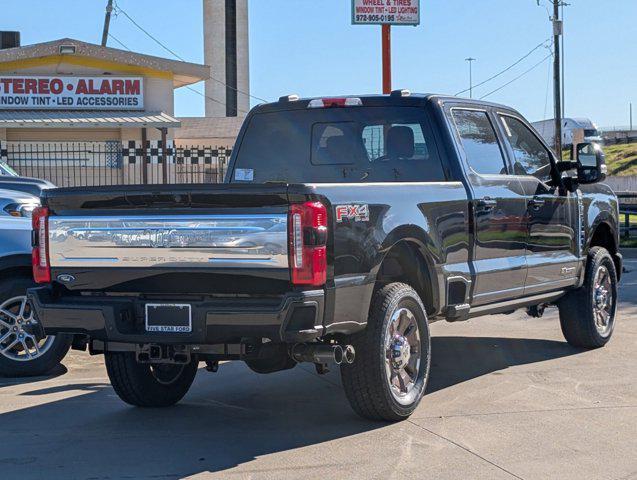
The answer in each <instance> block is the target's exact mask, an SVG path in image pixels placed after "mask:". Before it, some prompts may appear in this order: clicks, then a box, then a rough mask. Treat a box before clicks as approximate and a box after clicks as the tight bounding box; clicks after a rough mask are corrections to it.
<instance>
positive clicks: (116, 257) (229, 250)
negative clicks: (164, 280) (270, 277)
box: [49, 214, 288, 269]
mask: <svg viewBox="0 0 637 480" xmlns="http://www.w3.org/2000/svg"><path fill="white" fill-rule="evenodd" d="M287 239H288V235H287V215H285V214H262V215H193V216H183V215H170V216H163V217H160V216H130V217H128V216H126V217H123V216H104V217H102V216H96V217H63V216H51V217H50V218H49V256H50V259H51V266H52V267H80V268H84V267H163V268H166V267H175V268H179V267H182V268H183V267H187V268H213V267H214V268H219V267H225V268H286V269H287V268H288V240H287Z"/></svg>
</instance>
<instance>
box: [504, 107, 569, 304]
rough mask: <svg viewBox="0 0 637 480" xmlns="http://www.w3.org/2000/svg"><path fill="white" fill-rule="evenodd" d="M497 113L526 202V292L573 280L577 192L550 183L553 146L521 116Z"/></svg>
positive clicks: (549, 288) (554, 287) (543, 290)
mask: <svg viewBox="0 0 637 480" xmlns="http://www.w3.org/2000/svg"><path fill="white" fill-rule="evenodd" d="M497 117H498V122H499V125H500V127H501V129H502V133H503V137H504V139H505V146H506V148H507V151H508V154H509V156H510V158H511V164H512V167H513V174H514V176H515V178H517V179H518V180H519V182H520V184H521V185H522V187H523V189H524V195H525V198H526V203H527V215H528V227H529V233H528V241H527V254H526V259H527V264H528V276H527V279H526V288H525V295H531V294H534V293H541V292H545V291H550V290H555V289H558V288H562V287H565V286H570V285H573V284H574V283H575V282H576V280H577V279H576V275H577V266H578V251H579V240H580V239H579V235H578V234H577V232H578V231H579V228H578V220H579V217H578V208H577V206H578V200H577V196H576V194H574V193H570V192H566V191H563V192H561V191H560V189H559V188H558V187H554V186H551V185H550V184H551V170H552V163H551V156H552V155H551V152H550V151H549V149H548V148H547V147H546V146H545V145H544V143H543V142H542V141H541V140H540V138H539V137H538V136H537V134H536V133H535V132H534V131H533V130H532V129H531V127H530V126H529V125H528V124H527V123H526V122H525V121H524V119H523V118H522V117H520V116H519V115H517V114H515V113H513V112H501V111H500V112H498V113H497Z"/></svg>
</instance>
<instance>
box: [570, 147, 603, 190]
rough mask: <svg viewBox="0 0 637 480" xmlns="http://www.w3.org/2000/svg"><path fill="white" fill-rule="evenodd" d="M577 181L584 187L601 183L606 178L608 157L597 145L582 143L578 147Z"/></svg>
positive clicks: (576, 153)
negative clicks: (588, 184)
mask: <svg viewBox="0 0 637 480" xmlns="http://www.w3.org/2000/svg"><path fill="white" fill-rule="evenodd" d="M575 159H576V161H577V181H578V182H579V183H580V184H582V185H584V184H587V183H597V182H601V181H603V180H604V179H605V178H606V172H607V168H606V157H605V155H604V152H603V150H602V147H600V146H599V145H598V144H597V143H580V144H578V145H577V146H576V150H575Z"/></svg>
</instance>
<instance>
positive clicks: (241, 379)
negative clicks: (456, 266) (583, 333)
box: [0, 337, 578, 478]
mask: <svg viewBox="0 0 637 480" xmlns="http://www.w3.org/2000/svg"><path fill="white" fill-rule="evenodd" d="M432 351H433V358H434V363H433V366H432V370H431V383H430V387H429V391H430V392H435V391H437V390H441V389H444V388H451V387H453V386H454V385H457V384H460V383H463V382H466V381H469V380H471V379H473V378H476V377H479V376H481V375H486V374H488V373H491V372H494V371H497V370H502V369H506V368H508V367H511V366H515V365H521V364H527V363H533V362H540V361H546V360H550V359H555V358H559V357H564V356H567V355H573V354H576V353H578V350H576V349H573V348H571V347H569V346H568V345H566V344H565V343H562V342H555V341H548V340H526V339H511V338H485V337H435V338H434V339H433V342H432ZM72 374H73V372H72V371H71V373H70V375H69V377H70V376H71V375H72ZM91 380H93V379H91ZM64 392H66V394H67V396H66V398H64V399H62V400H56V401H52V402H48V403H44V404H41V405H36V406H31V407H27V408H22V409H20V410H14V411H11V412H7V413H4V414H1V415H0V424H1V425H2V426H3V432H5V434H6V435H7V438H11V441H10V442H5V444H4V446H3V449H2V452H1V453H0V464H1V465H3V467H2V468H3V475H6V477H5V478H14V476H15V477H16V478H17V477H18V476H19V477H20V478H29V475H30V474H31V473H32V474H33V475H34V477H33V478H38V476H39V475H40V473H39V472H49V474H47V475H46V476H48V477H49V478H87V477H99V478H120V477H123V476H127V477H130V478H140V477H144V478H146V477H153V476H161V477H167V478H183V477H187V476H189V475H195V474H197V473H206V472H220V471H224V470H227V469H231V468H233V467H236V466H238V465H241V464H245V463H249V462H252V461H253V460H255V459H256V458H258V457H261V456H267V455H270V454H276V453H278V452H285V451H290V450H293V449H296V448H301V447H305V446H309V445H319V444H322V443H324V442H328V441H331V440H338V439H344V438H347V437H352V436H355V435H358V434H361V433H364V432H369V431H371V430H374V429H379V428H390V429H391V428H404V427H401V426H400V425H398V426H388V425H387V424H385V423H380V422H370V421H365V420H362V419H360V418H358V417H357V416H356V415H355V414H354V413H353V412H352V410H351V409H350V408H349V405H348V403H347V400H346V398H345V395H344V393H343V390H342V387H341V384H340V378H339V375H338V372H336V371H334V372H332V373H330V374H328V375H326V376H322V377H319V376H317V375H316V374H315V373H314V371H313V369H311V368H310V367H309V366H307V365H302V366H299V367H297V368H295V369H293V370H290V371H286V372H279V373H275V374H271V375H265V376H261V375H257V374H254V373H252V372H250V371H249V370H248V369H247V367H246V366H245V365H243V364H242V363H239V362H233V363H226V364H223V365H221V368H220V370H219V372H218V373H216V374H207V373H206V372H205V371H200V372H199V374H198V376H197V379H196V381H195V384H194V386H193V388H192V390H191V391H190V393H189V394H188V395H187V396H186V398H185V399H184V401H183V402H182V403H181V404H179V405H177V406H175V407H172V408H168V409H161V410H153V409H137V408H131V407H128V406H126V405H124V404H123V403H122V402H121V401H120V400H119V399H118V398H117V397H116V395H115V393H114V392H113V390H112V389H111V387H110V386H109V385H108V384H107V383H101V382H84V383H82V382H81V381H78V380H77V379H74V378H69V382H68V384H59V381H58V382H56V384H55V385H54V386H50V385H47V386H46V387H44V388H41V389H37V388H35V389H32V390H30V391H25V392H23V393H21V394H19V395H17V398H18V399H19V398H23V399H24V401H25V402H38V401H42V399H43V396H44V395H48V394H54V395H55V396H56V398H60V394H62V393H64ZM14 400H15V399H14ZM426 402H427V398H425V404H424V405H423V406H422V407H421V408H424V409H426V408H427V407H426ZM311 457H312V459H310V458H308V459H307V461H308V462H310V461H312V462H313V461H317V462H320V461H321V460H320V459H321V457H322V454H321V453H320V452H317V451H316V450H313V451H312V453H311ZM324 460H325V459H323V461H324ZM27 463H33V464H37V465H38V468H37V469H36V470H31V469H29V468H25V464H27ZM304 463H305V462H304ZM271 464H272V462H271V463H270V465H271ZM274 464H275V465H278V464H277V462H276V461H275V462H274ZM276 471H277V468H276V467H274V470H272V471H271V472H270V473H271V474H272V475H274V476H276ZM29 472H31V473H29Z"/></svg>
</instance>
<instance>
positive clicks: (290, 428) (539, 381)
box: [0, 258, 637, 480]
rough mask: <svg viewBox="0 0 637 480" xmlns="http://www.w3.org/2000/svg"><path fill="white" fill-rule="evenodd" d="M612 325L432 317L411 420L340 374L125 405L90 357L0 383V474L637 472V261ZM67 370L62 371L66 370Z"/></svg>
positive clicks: (493, 475) (204, 385)
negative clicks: (565, 333)
mask: <svg viewBox="0 0 637 480" xmlns="http://www.w3.org/2000/svg"><path fill="white" fill-rule="evenodd" d="M626 266H627V268H628V269H629V270H633V272H629V273H627V274H625V277H624V280H623V282H622V285H621V289H620V291H621V293H620V295H621V301H622V303H621V307H620V314H619V319H618V324H617V328H616V331H615V335H614V338H613V340H612V341H611V343H610V344H609V345H608V346H607V347H606V348H603V349H600V350H595V351H581V350H577V349H574V348H572V347H570V346H568V345H567V344H566V343H565V342H564V340H563V338H562V336H561V332H560V328H559V323H558V320H557V312H556V311H555V310H550V311H548V312H547V314H546V315H545V316H544V318H542V319H531V318H529V317H527V316H526V315H525V314H523V313H516V314H513V315H508V316H506V315H498V316H492V317H485V318H480V319H475V320H472V321H469V322H465V323H459V324H448V323H445V322H439V323H436V324H434V325H433V326H432V334H433V336H434V338H433V342H432V352H433V366H432V371H431V379H430V385H429V393H428V395H427V396H426V397H425V399H424V401H423V403H422V404H421V406H420V407H419V409H418V410H417V411H416V413H415V414H414V415H413V417H412V418H411V419H410V420H409V421H405V422H402V423H399V424H394V425H388V424H384V423H374V422H368V421H365V420H362V419H359V418H358V417H357V416H356V415H355V414H354V413H352V411H351V410H350V408H349V406H348V403H347V400H346V399H345V395H344V393H343V390H342V388H341V385H340V378H339V376H338V372H336V371H335V372H332V373H330V374H329V375H327V376H317V375H316V374H315V372H314V369H313V368H312V367H311V366H309V365H301V366H298V367H297V368H295V369H293V370H290V371H286V372H280V373H276V374H272V375H263V376H261V375H257V374H255V373H252V372H251V371H249V370H248V369H247V367H245V366H244V365H243V364H242V363H238V362H234V363H226V364H223V365H221V368H220V369H219V372H218V373H216V374H211V373H207V372H206V371H205V370H201V371H200V372H199V374H198V376H197V379H196V381H195V384H194V386H193V388H192V390H191V391H190V393H189V394H188V395H187V396H186V398H185V399H184V401H183V402H182V403H181V404H179V405H178V406H176V407H173V408H169V409H164V410H142V409H135V408H131V407H128V406H126V405H125V404H123V403H122V402H121V401H120V400H119V399H118V398H117V396H116V395H115V393H114V392H113V390H112V389H111V387H110V385H109V382H108V378H107V376H106V372H105V369H104V366H103V362H102V359H101V357H90V356H88V354H84V353H77V352H73V353H71V354H70V355H69V357H68V358H67V359H66V360H65V362H64V363H65V367H66V368H61V369H60V370H59V371H58V372H55V373H56V375H55V376H51V377H49V378H35V379H26V380H19V379H0V431H1V432H2V433H3V435H2V437H1V438H2V443H1V446H0V478H6V479H12V478H21V479H30V478H47V479H56V478H64V479H75V478H78V479H89V478H90V479H120V478H127V479H130V478H238V479H239V478H251V479H252V478H256V479H259V478H274V479H287V478H290V479H297V478H304V479H313V478H340V479H351V478H355V479H357V478H361V479H368V478H379V479H390V478H401V479H410V478H414V479H426V478H436V479H467V478H471V479H510V478H523V479H552V478H554V479H618V480H619V479H637V438H636V437H637V348H636V347H637V320H635V314H636V313H637V259H634V258H628V259H627V263H626ZM67 369H68V370H67Z"/></svg>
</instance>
